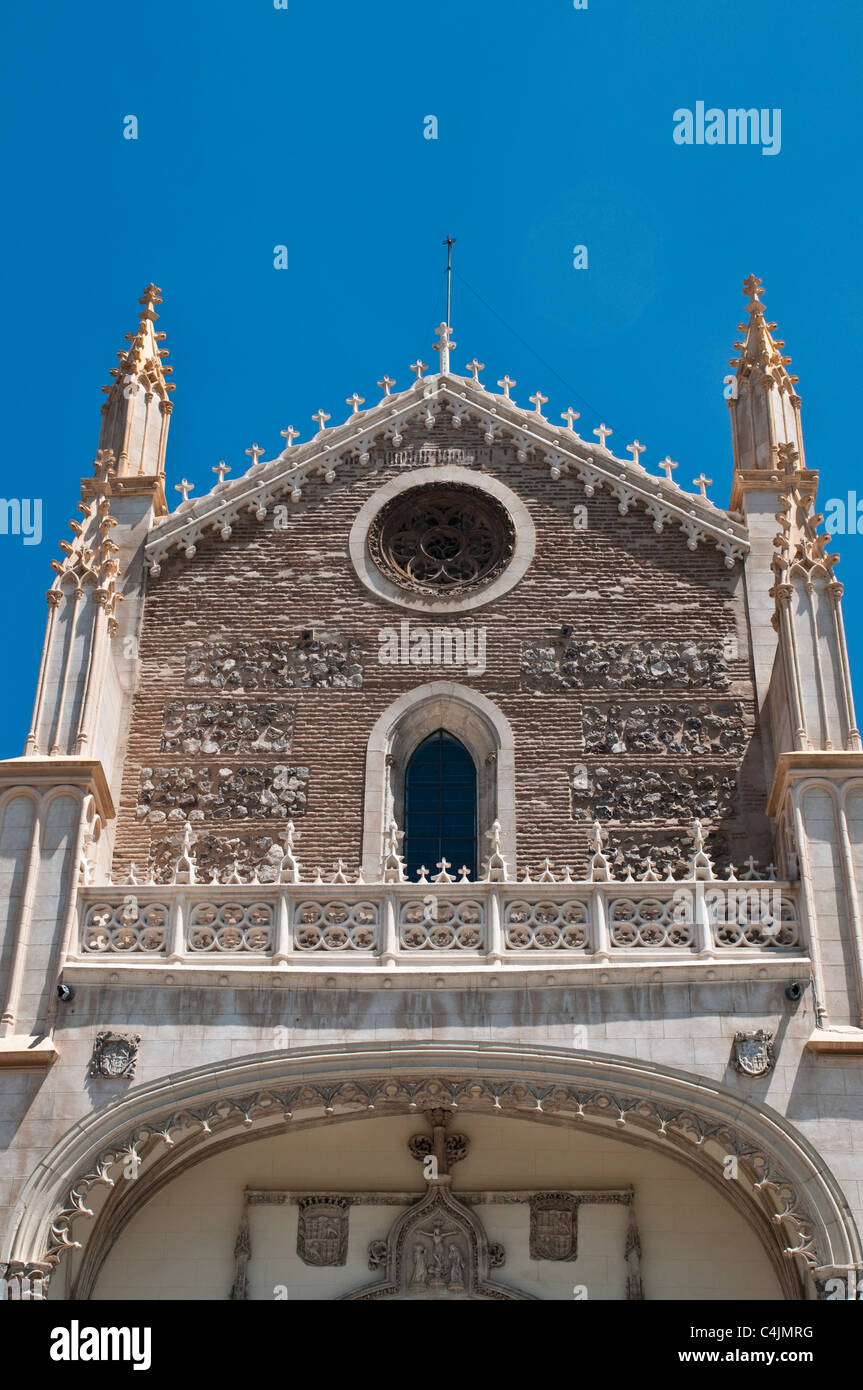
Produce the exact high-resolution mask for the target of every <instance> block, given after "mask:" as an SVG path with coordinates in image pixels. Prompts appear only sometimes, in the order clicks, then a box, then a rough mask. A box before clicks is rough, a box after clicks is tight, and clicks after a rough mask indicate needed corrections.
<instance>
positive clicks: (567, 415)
mask: <svg viewBox="0 0 863 1390" xmlns="http://www.w3.org/2000/svg"><path fill="white" fill-rule="evenodd" d="M560 418H561V420H565V421H566V423H567V426H568V427H569V429H571V430H572V432H573V434H574V433H575V421H576V420H580V419H581V412H580V411H578V410H573V408H572V406H569V407H568V408H567V409H566V410H565V411H564V412H563V414H562V415H561V417H560Z"/></svg>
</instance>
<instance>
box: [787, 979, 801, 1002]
mask: <svg viewBox="0 0 863 1390" xmlns="http://www.w3.org/2000/svg"><path fill="white" fill-rule="evenodd" d="M785 998H786V999H790V1000H791V1001H792V1003H796V1002H797V1000H798V999H802V998H803V986H802V985H799V984H798V983H797V981H796V980H795V981H794V984H793V985H789V986H788V988H787V989H786V991H785Z"/></svg>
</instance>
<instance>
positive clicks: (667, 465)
mask: <svg viewBox="0 0 863 1390" xmlns="http://www.w3.org/2000/svg"><path fill="white" fill-rule="evenodd" d="M659 466H660V468H661V469H662V470H663V472H664V473H665V481H666V482H667V483H672V482H673V481H674V479H673V478H672V476H671V475H672V473H673V472H674V470H675V468H676V467H677V464H676V463H675V462H674V461H673V459H672V458H671V456H670V455H669V454H666V455H665V458H664V459H663V460H662V462H661V464H660V465H659Z"/></svg>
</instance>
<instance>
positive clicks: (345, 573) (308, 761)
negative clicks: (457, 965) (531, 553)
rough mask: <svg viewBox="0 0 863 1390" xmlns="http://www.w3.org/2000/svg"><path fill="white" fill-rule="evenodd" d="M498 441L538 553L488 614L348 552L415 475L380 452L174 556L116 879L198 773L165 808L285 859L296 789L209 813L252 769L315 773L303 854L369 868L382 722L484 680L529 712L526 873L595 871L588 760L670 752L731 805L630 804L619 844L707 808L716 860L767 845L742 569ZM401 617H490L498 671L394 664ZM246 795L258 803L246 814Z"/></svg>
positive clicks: (615, 777) (632, 775) (514, 711)
mask: <svg viewBox="0 0 863 1390" xmlns="http://www.w3.org/2000/svg"><path fill="white" fill-rule="evenodd" d="M479 438H480V437H479V435H476V436H475V437H474V435H473V434H472V433H471V432H470V431H467V430H465V429H462V430H460V431H457V432H456V431H450V432H449V433H446V431H445V428H444V427H441V426H440V425H439V426H438V427H437V428H436V429H435V430H434V431H433V432H432V434H431V436H429V435H427V434H425V433H420V432H416V433H414V434H413V435H412V436H406V448H409V447H410V446H421V445H422V444H423V443H426V442H429V440H431V441H433V442H434V443H435V444H437V445H440V444H444V445H448V446H452V447H453V448H457V449H460V450H468V451H469V450H470V449H471V448H472V447H473V446H475V445H476V446H478V448H479V449H481V445H480V444H479ZM484 452H485V453H486V454H487V452H488V451H487V450H485V451H484ZM496 453H497V457H496V459H495V462H494V467H493V472H494V474H495V476H497V477H499V478H500V479H501V480H502V481H503V482H504V483H506V484H507V485H508V486H509V487H511V488H512V489H513V490H514V491H515V492H516V493H517V494H518V495H519V496H520V497H521V498H522V500H523V502H524V503H525V505H526V506H527V508H528V509H529V511H530V513H531V515H532V518H533V521H534V523H535V525H536V529H537V550H536V555H535V558H534V561H533V563H532V565H531V567H530V568H529V570H528V572H527V574H526V575H525V577H524V578H523V579H522V580H521V582H520V583H519V584H517V585H516V586H515V587H514V588H513V589H512V590H510V592H509V593H507V594H505V595H503V596H502V597H501V598H499V599H498V600H496V601H494V602H492V603H491V604H490V605H489V606H488V607H485V608H480V609H477V610H474V611H473V612H471V613H466V614H460V615H457V616H456V617H453V618H444V617H440V616H431V615H429V616H427V617H424V616H423V615H420V614H412V613H408V612H407V611H405V610H400V609H396V608H394V607H392V606H391V605H389V604H388V603H386V602H385V601H383V600H380V599H377V598H376V597H375V596H374V595H373V594H371V593H370V592H369V591H368V590H367V589H366V588H365V587H364V586H363V584H362V583H361V582H360V580H359V579H358V578H357V575H356V573H355V571H354V569H353V566H352V564H351V562H350V559H349V555H348V537H349V533H350V528H351V525H352V523H353V521H354V519H355V517H356V514H357V512H358V511H359V509H360V507H361V506H362V505H363V503H364V502H365V501H366V500H367V499H368V498H369V497H370V496H371V495H372V494H373V493H374V492H375V491H376V490H377V489H378V488H379V487H381V486H382V485H383V483H385V482H386V481H388V480H389V479H390V478H392V477H395V476H398V475H400V474H402V473H404V472H405V471H406V469H405V467H404V466H399V462H398V461H394V460H393V459H392V457H390V458H386V457H385V456H381V455H377V454H375V453H374V452H373V453H372V459H371V462H370V463H369V464H368V465H366V466H362V465H360V463H359V462H358V461H355V462H352V463H349V464H343V465H341V466H340V467H339V469H338V472H337V476H336V479H335V481H334V482H333V483H330V484H327V483H326V482H325V481H324V479H323V478H318V477H316V478H314V479H311V480H310V481H308V482H307V483H306V485H305V487H304V492H303V499H302V501H301V502H300V503H298V504H290V505H289V508H288V522H287V526H286V527H285V529H277V528H276V527H275V525H274V519H273V515H272V510H271V513H270V516H269V517H268V518H267V520H266V521H264V522H258V521H256V520H255V519H254V517H252V516H249V517H247V518H246V519H243V520H242V521H239V522H237V523H236V524H235V525H234V527H233V534H232V536H231V538H230V540H229V541H222V540H221V539H219V538H218V537H217V536H212V537H207V538H204V539H202V540H200V541H199V542H198V547H197V554H196V556H195V557H194V559H193V560H191V561H189V560H185V559H183V558H179V557H177V558H174V559H172V560H171V561H170V562H168V563H167V564H165V565H164V566H163V571H162V575H161V577H160V578H159V579H158V580H155V581H151V582H150V585H149V591H148V595H147V602H146V613H145V620H144V626H143V632H142V637H141V643H140V657H141V680H140V683H139V687H138V691H137V694H136V696H135V702H134V709H133V714H132V721H131V732H130V740H129V749H128V756H127V760H126V768H125V776H124V780H123V787H122V794H121V799H120V809H119V822H118V833H117V840H116V849H115V866H114V867H115V873H120V874H122V873H124V872H125V869H126V866H127V864H128V862H129V860H130V859H134V860H135V861H136V862H137V864H138V865H139V867H140V866H142V865H144V864H146V863H147V862H148V859H150V860H151V861H152V857H153V856H154V855H155V856H157V857H161V858H162V859H164V853H165V834H164V832H165V828H166V827H165V826H162V827H161V830H160V828H159V826H158V825H153V824H151V820H152V812H151V808H152V806H153V802H152V800H151V801H150V802H149V803H146V804H147V805H148V810H147V812H146V813H145V814H143V815H139V814H138V806H139V805H143V804H145V802H144V801H142V800H141V793H142V787H143V784H144V783H147V782H151V783H152V784H153V788H154V789H155V788H156V787H157V786H159V787H162V788H164V787H165V785H166V783H170V781H171V778H172V777H173V778H175V779H176V778H177V777H178V775H180V773H181V774H182V779H184V780H185V782H186V783H187V784H188V785H187V787H186V789H185V791H184V792H182V793H181V794H180V795H179V796H178V797H177V799H176V804H175V805H171V806H170V807H161V808H157V809H162V810H164V811H165V814H166V816H170V813H171V812H172V811H174V810H177V811H178V812H182V811H183V810H184V809H188V810H190V811H200V810H203V812H204V814H203V816H200V817H196V819H197V820H198V821H199V822H200V823H199V825H198V826H197V829H198V830H199V831H202V832H204V833H206V834H209V833H211V832H212V833H214V834H215V835H217V836H221V837H223V838H225V839H232V840H233V841H234V842H235V843H236V844H239V845H240V849H241V858H242V856H243V855H244V854H254V855H256V856H257V862H259V863H262V864H263V863H264V862H267V863H269V862H271V861H272V857H273V856H272V854H271V850H272V841H273V838H274V837H276V838H277V837H278V835H279V833H281V831H282V830H283V829H284V820H286V819H287V814H288V813H290V814H293V815H294V818H295V819H297V808H296V807H295V808H294V810H293V811H290V812H289V808H288V805H287V803H286V802H285V803H283V802H280V801H279V800H278V797H277V799H276V800H277V803H278V804H274V803H272V802H270V803H269V804H268V805H266V806H264V805H263V804H262V803H261V801H260V800H257V801H256V800H255V798H254V797H252V798H251V799H249V798H245V799H243V798H233V799H231V797H228V798H227V799H226V800H225V801H224V802H223V804H221V805H217V802H216V801H212V800H211V801H209V802H206V804H204V805H203V806H202V804H201V800H202V796H201V789H202V788H203V787H204V786H205V785H206V788H207V789H206V790H205V791H204V792H203V797H204V799H206V797H208V796H209V797H212V796H213V795H215V793H214V790H213V788H214V786H218V785H222V784H224V785H225V786H226V787H228V788H230V787H232V786H234V785H235V784H236V782H237V780H238V779H239V780H240V781H242V779H243V777H248V776H249V775H250V770H254V772H255V776H264V780H266V776H268V775H271V774H275V773H276V769H277V768H279V769H285V768H287V770H288V771H289V772H290V773H291V775H292V776H295V777H296V778H297V779H299V780H302V769H307V772H308V782H309V796H308V804H307V806H305V807H304V808H303V811H304V813H303V814H302V817H301V819H299V820H298V832H299V833H298V837H297V851H298V856H299V858H300V860H301V862H302V863H303V864H304V866H306V868H307V869H309V870H310V869H311V868H313V867H314V866H316V865H321V866H323V868H324V870H325V872H326V871H328V870H329V869H330V867H331V866H332V865H333V864H334V863H335V861H336V860H337V859H338V858H340V857H341V858H343V859H344V860H346V861H347V863H348V865H349V866H350V867H351V868H353V869H355V868H356V866H357V865H358V864H359V861H360V852H361V837H362V808H363V784H364V770H365V754H366V744H367V740H368V736H369V733H370V731H371V729H372V727H373V725H374V723H375V721H376V720H377V718H378V717H379V715H380V714H381V713H382V712H383V711H384V710H385V709H386V708H387V707H388V706H389V705H390V704H391V703H392V701H393V700H395V699H397V698H398V697H399V696H400V695H402V694H403V693H405V692H406V691H409V690H410V689H413V688H416V687H418V686H421V685H423V684H425V683H427V682H429V681H435V680H441V679H443V678H449V679H452V680H455V681H458V682H460V683H462V684H464V685H468V686H471V687H473V688H475V689H477V690H479V691H481V692H482V693H483V694H484V695H486V696H487V697H488V698H489V699H491V700H492V701H494V702H495V703H496V704H497V705H498V706H499V708H500V709H501V710H502V712H503V713H504V714H505V715H506V717H507V719H508V720H509V721H510V723H511V725H512V728H513V731H514V734H515V739H516V812H517V823H518V857H519V864H520V865H524V864H538V863H539V862H540V860H541V859H543V858H544V857H545V856H546V855H548V856H549V857H550V858H551V859H552V861H553V862H554V863H555V864H558V865H560V866H562V865H563V864H567V863H568V864H570V865H572V866H573V868H574V869H576V870H579V871H583V869H584V866H585V865H586V862H587V835H588V826H589V822H588V821H587V820H581V819H579V820H577V819H575V818H574V815H573V795H574V792H573V776H574V774H573V769H577V768H578V767H579V765H581V766H583V768H584V777H585V778H586V785H587V786H592V785H594V784H595V782H596V780H597V778H601V777H602V776H603V775H604V776H605V777H606V778H607V779H610V780H611V782H613V783H614V785H616V786H617V787H621V786H627V785H629V786H631V785H633V784H637V785H638V787H639V788H641V787H643V786H645V785H646V781H645V779H647V781H650V773H651V769H653V770H654V771H653V774H652V775H653V776H654V777H655V776H656V775H657V773H658V775H659V776H660V777H661V778H662V779H663V780H664V781H668V780H669V779H668V776H667V768H668V765H669V763H670V762H671V760H672V759H673V761H674V764H675V765H676V767H677V769H678V781H677V782H676V783H675V786H676V787H677V788H678V789H679V788H680V787H681V785H682V783H681V781H680V780H679V779H683V780H684V781H685V780H686V779H688V780H689V782H690V783H691V784H693V785H694V784H696V783H697V782H698V780H699V779H701V783H702V784H704V785H706V784H707V783H706V782H705V779H707V781H711V779H712V781H711V785H713V784H715V786H716V787H718V788H720V789H722V791H723V794H722V797H721V798H719V799H718V800H717V798H716V797H715V796H711V797H710V798H708V802H707V803H704V802H702V803H698V799H697V798H696V800H695V803H693V805H692V806H686V805H685V804H684V803H685V800H686V798H685V797H684V796H682V794H681V796H673V797H670V798H669V797H668V796H666V797H664V798H663V800H662V802H661V804H657V815H656V816H650V815H648V814H647V811H648V810H649V808H650V804H651V803H649V802H644V803H643V804H641V805H640V807H639V809H640V814H635V812H634V811H633V810H632V802H631V798H630V800H629V801H627V802H626V804H625V805H623V803H622V810H621V815H622V820H621V822H620V824H618V821H617V817H616V816H615V815H612V816H611V817H610V818H609V821H610V828H611V829H612V830H613V832H614V835H615V837H616V839H617V840H618V841H621V840H622V839H623V838H624V837H625V834H626V832H627V830H628V828H629V825H628V822H630V821H632V822H635V821H637V839H638V843H639V845H641V846H647V847H648V848H649V847H650V845H651V844H652V843H653V842H654V841H655V842H658V843H662V844H666V843H669V842H670V843H671V845H672V848H673V847H674V845H677V844H679V843H680V842H681V838H682V836H684V835H685V833H686V832H687V831H688V826H689V821H690V820H691V814H692V813H693V812H695V811H696V809H698V807H699V805H700V809H701V812H702V814H707V813H708V812H709V813H711V814H712V815H713V816H714V818H715V819H714V823H713V824H712V825H711V827H710V830H711V836H712V838H711V840H710V844H711V846H712V847H713V848H715V850H716V851H717V853H718V854H719V855H720V857H721V856H723V855H724V856H725V857H726V859H727V857H729V856H730V857H732V858H734V859H735V862H737V863H739V862H741V861H742V859H744V858H745V857H746V856H747V855H748V854H750V853H753V854H755V856H756V858H758V859H760V860H762V861H763V862H767V861H768V860H769V859H770V858H771V856H772V852H773V850H772V844H771V842H770V837H769V830H768V825H767V822H766V820H765V817H764V813H763V808H764V803H765V799H766V789H765V786H764V778H763V769H762V762H763V759H762V755H761V752H760V746H759V734H758V730H757V729H756V727H755V713H754V700H753V686H752V673H751V667H750V660H749V652H748V639H747V630H746V616H745V608H744V598H743V588H742V583H741V576H740V567H739V566H738V568H737V570H735V571H729V570H727V569H726V567H725V564H724V559H723V556H722V555H721V554H720V553H719V552H718V551H717V550H715V549H714V548H712V547H711V546H709V545H700V546H699V548H698V549H697V550H696V551H694V552H693V551H690V550H689V549H688V548H687V545H686V540H685V538H684V537H683V535H682V534H681V533H680V532H679V531H678V530H676V529H673V528H668V529H667V531H666V533H665V534H664V535H663V536H657V534H656V533H655V531H654V530H653V525H652V523H651V521H650V520H649V519H648V518H647V517H646V515H645V514H644V513H643V512H642V511H639V510H633V511H632V512H631V513H630V515H628V516H626V517H623V516H621V515H620V513H619V512H618V508H617V503H616V501H615V500H614V499H613V498H611V497H610V496H608V495H607V494H605V493H603V492H599V493H598V494H597V495H596V496H595V497H593V498H587V497H586V495H585V492H584V488H583V486H582V484H581V483H580V482H578V481H577V480H573V479H569V478H566V477H564V478H563V479H561V480H559V481H553V480H552V479H551V478H550V476H549V473H548V470H547V469H546V468H545V467H544V466H543V465H542V464H541V463H540V462H535V461H532V460H529V461H528V462H526V463H525V464H519V463H518V462H517V461H516V459H515V454H514V451H513V450H512V449H510V448H507V447H503V446H501V447H500V448H499V449H498V450H497V451H496ZM400 457H404V454H402V455H401V456H400ZM477 471H478V472H480V471H481V470H480V469H479V468H478V469H477ZM576 506H579V507H585V508H586V514H587V528H586V529H576V527H575V525H574V524H573V508H574V507H576ZM406 619H407V620H409V621H410V623H411V626H412V628H416V627H422V626H426V627H427V626H429V625H435V626H443V627H446V626H448V625H452V626H454V627H456V628H459V629H461V630H462V631H469V630H470V629H471V628H484V629H485V632H486V670H485V672H484V673H483V674H482V675H478V674H476V673H475V672H472V671H471V670H470V669H469V668H468V667H456V666H440V665H438V666H411V665H395V666H394V665H384V664H381V663H380V661H379V660H378V655H379V651H380V638H379V634H380V633H381V630H382V629H384V628H387V627H392V626H393V625H395V626H396V627H397V626H398V625H399V623H400V622H401V621H403V620H406ZM531 654H533V655H531ZM618 690H619V691H620V692H621V697H620V699H617V698H616V692H617V691H618ZM283 691H284V692H285V695H288V694H289V697H290V704H289V706H288V704H286V703H282V692H283ZM612 706H613V707H614V708H613V709H612ZM618 706H619V707H621V708H623V709H624V714H623V722H622V724H621V722H620V718H619V715H618V713H617V712H616V711H617V707H618ZM603 721H604V722H603ZM603 731H604V732H603ZM612 736H613V742H611V743H610V744H609V738H610V737H612ZM586 737H587V739H588V740H589V745H586ZM288 740H289V741H290V756H289V758H288V757H287V756H286V747H285V745H286V743H287V741H288ZM214 758H215V759H217V761H214ZM603 768H604V769H606V773H605V774H601V772H600V770H601V769H603ZM147 769H149V770H150V772H149V773H148V772H147ZM171 769H173V772H172V771H171ZM205 770H208V773H209V781H208V780H207V776H206V775H205ZM726 784H729V785H728V787H727V788H726ZM265 790H269V791H271V792H272V791H273V790H274V789H273V788H272V787H270V788H265ZM294 790H295V791H296V790H300V791H301V793H302V794H304V792H305V788H304V787H303V788H299V789H298V788H295V789H294ZM726 790H727V795H726V794H725V792H726ZM188 795H192V800H188V799H187V796H188ZM633 795H635V793H633ZM637 795H638V797H640V796H641V791H639V792H638V793H637ZM612 800H613V798H612ZM719 801H721V804H719ZM232 806H233V807H234V808H237V809H238V808H241V807H242V808H244V809H243V810H242V811H241V812H240V813H239V814H237V815H233V814H232V813H231V807H232ZM612 810H614V806H613V805H612ZM717 816H718V819H716V817H717ZM266 841H269V845H268V847H267V848H266V849H263V848H261V847H262V846H263V844H264V843H265V842H266ZM255 842H257V843H258V844H259V848H258V849H257V850H252V849H251V848H250V847H251V846H252V845H253V843H255ZM244 847H245V848H244ZM215 857H216V859H219V858H221V861H222V862H230V860H231V858H232V857H234V856H233V855H232V854H231V853H230V852H229V851H224V852H221V853H220V852H218V851H217V852H216V855H215Z"/></svg>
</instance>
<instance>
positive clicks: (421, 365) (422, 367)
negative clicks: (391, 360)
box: [411, 358, 428, 381]
mask: <svg viewBox="0 0 863 1390" xmlns="http://www.w3.org/2000/svg"><path fill="white" fill-rule="evenodd" d="M411 371H412V372H416V378H417V381H422V379H423V372H426V371H428V362H421V361H420V359H419V358H417V360H416V362H411Z"/></svg>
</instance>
